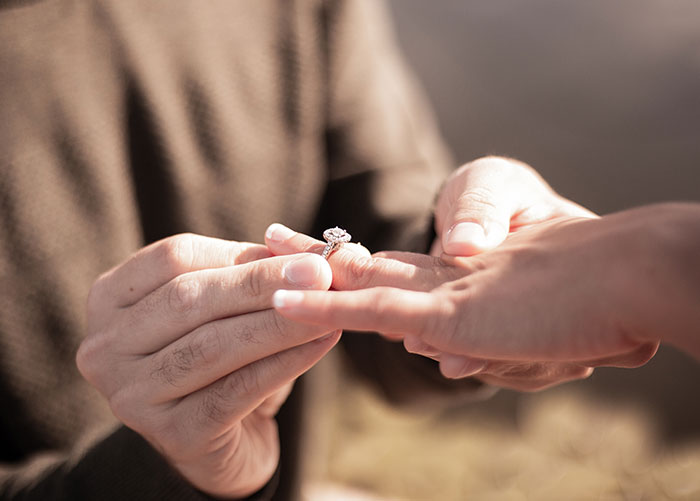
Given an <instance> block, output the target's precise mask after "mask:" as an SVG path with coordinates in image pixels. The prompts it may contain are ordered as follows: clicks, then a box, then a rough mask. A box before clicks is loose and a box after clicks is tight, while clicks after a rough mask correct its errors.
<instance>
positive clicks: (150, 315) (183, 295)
mask: <svg viewBox="0 0 700 501" xmlns="http://www.w3.org/2000/svg"><path fill="white" fill-rule="evenodd" d="M331 277H332V272H331V270H330V267H329V266H328V263H327V262H326V261H325V259H323V258H321V257H320V256H317V255H314V254H302V255H294V256H279V257H271V258H267V259H264V260H258V261H254V262H251V263H247V264H242V265H238V266H231V267H227V268H219V269H215V270H211V269H207V270H202V271H196V272H191V273H185V274H184V275H180V276H178V277H176V278H174V279H173V280H171V281H170V282H168V283H167V284H165V285H163V286H162V287H160V288H159V289H157V290H155V291H153V292H152V293H150V294H149V295H147V296H146V297H145V298H143V299H142V300H140V301H139V302H137V303H136V304H134V305H133V306H130V307H128V308H126V309H125V310H124V314H123V316H122V318H121V319H120V322H119V323H118V324H117V325H116V326H115V332H117V333H118V334H119V335H120V336H121V337H122V338H123V339H122V340H121V342H120V345H121V346H124V347H127V348H128V349H129V350H130V352H129V353H130V354H148V353H152V352H155V351H157V350H159V349H161V348H162V347H163V346H166V345H168V344H170V343H171V342H173V341H174V340H175V339H177V338H179V337H180V336H182V335H184V334H186V333H188V332H190V331H191V330H193V329H195V328H197V327H199V326H200V325H203V324H205V323H208V322H211V321H213V320H217V319H221V318H225V317H229V316H235V315H241V314H244V313H252V312H255V311H261V310H265V309H268V308H270V307H271V305H272V300H271V297H272V294H273V292H274V291H275V290H277V289H279V288H287V287H288V288H290V289H300V288H316V289H327V288H328V287H329V286H330V284H331V280H332V278H331Z"/></svg>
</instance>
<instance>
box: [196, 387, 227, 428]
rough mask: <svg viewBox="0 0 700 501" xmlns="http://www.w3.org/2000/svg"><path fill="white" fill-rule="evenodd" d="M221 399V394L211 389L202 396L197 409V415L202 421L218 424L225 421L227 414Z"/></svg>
mask: <svg viewBox="0 0 700 501" xmlns="http://www.w3.org/2000/svg"><path fill="white" fill-rule="evenodd" d="M223 398H224V395H223V393H222V392H221V391H219V390H218V389H216V388H212V389H211V390H209V391H207V392H206V393H205V394H204V397H203V398H202V401H201V404H200V408H199V414H200V415H201V416H202V418H203V419H204V421H213V422H215V423H220V424H223V423H224V422H225V421H226V416H227V412H226V411H225V407H224V405H223Z"/></svg>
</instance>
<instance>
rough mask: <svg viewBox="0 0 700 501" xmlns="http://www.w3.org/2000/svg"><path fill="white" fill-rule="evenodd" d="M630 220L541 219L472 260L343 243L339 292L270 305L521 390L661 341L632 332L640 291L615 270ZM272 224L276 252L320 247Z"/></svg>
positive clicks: (641, 359)
mask: <svg viewBox="0 0 700 501" xmlns="http://www.w3.org/2000/svg"><path fill="white" fill-rule="evenodd" d="M624 219H627V221H625V220H624ZM634 220H635V216H633V215H632V216H630V215H625V216H624V217H623V216H620V217H617V218H615V217H612V218H607V219H588V218H574V219H560V220H558V221H552V222H548V223H541V224H539V225H536V226H533V227H531V228H528V229H523V230H522V231H518V232H516V233H513V234H511V235H510V237H509V238H508V239H507V240H506V241H505V243H503V244H502V245H501V246H500V247H498V248H496V249H494V250H491V251H488V252H484V253H482V254H479V255H478V256H475V257H471V258H463V257H447V256H446V257H443V259H439V258H434V257H430V256H425V255H421V254H412V253H401V252H384V253H379V254H376V255H375V257H366V256H365V255H362V254H359V253H355V252H352V251H350V250H349V249H346V248H341V249H340V250H338V251H337V252H336V253H334V254H333V255H332V256H331V258H330V261H331V266H332V268H333V274H334V278H333V287H334V288H335V289H340V291H337V292H336V291H330V292H319V291H308V292H295V291H279V292H278V293H277V294H276V295H275V306H276V308H277V309H278V311H280V312H281V313H282V314H283V315H285V316H286V317H288V318H290V319H294V320H298V321H304V322H310V323H313V324H316V325H324V326H327V328H331V327H333V328H347V329H354V330H366V331H377V332H380V333H382V334H384V335H386V336H388V337H391V338H394V339H396V338H398V339H403V341H404V345H405V347H406V349H407V350H408V351H411V352H416V353H420V354H423V355H425V356H429V357H432V358H435V359H437V360H439V362H440V368H441V370H442V372H443V374H444V375H445V376H447V377H453V378H456V377H465V376H476V377H478V378H479V379H482V380H483V381H485V382H488V383H492V384H495V385H499V386H504V387H509V388H514V389H519V390H536V389H541V388H544V387H547V386H551V385H553V384H557V383H561V382H564V381H568V380H571V379H578V378H583V377H586V376H588V375H589V374H590V373H591V368H592V367H597V366H602V365H613V366H618V367H636V366H639V365H642V364H644V363H646V362H647V361H648V360H649V359H650V358H651V357H652V356H653V355H654V353H655V351H656V348H657V346H658V343H657V342H656V341H653V340H650V339H646V338H644V336H643V335H640V336H637V334H640V331H639V330H638V329H637V328H638V325H637V324H636V322H637V321H638V319H636V318H634V309H633V308H632V307H630V306H629V305H630V304H634V300H635V299H638V298H632V297H630V295H631V292H633V291H634V289H630V283H629V282H626V280H625V279H624V277H622V276H620V275H618V274H616V270H618V269H621V268H620V266H621V265H622V263H625V262H628V261H629V260H630V252H629V251H630V249H627V248H625V246H624V245H622V242H626V240H625V238H624V237H621V231H622V230H623V229H624V228H629V227H631V226H633V225H632V222H633V221H634ZM275 228H277V229H276V231H274V232H268V234H276V235H278V237H277V238H267V239H266V241H267V244H268V247H269V248H270V250H271V251H272V252H274V253H276V254H284V253H288V252H294V251H296V252H299V251H305V250H311V251H313V250H317V249H319V248H322V245H323V244H321V243H320V242H318V241H315V240H313V239H311V238H309V237H306V236H304V235H301V234H298V233H293V232H292V233H289V232H288V229H285V231H281V230H280V229H279V227H277V226H276V227H275ZM343 247H347V246H343ZM613 298H616V299H615V300H613ZM619 298H626V299H627V300H626V301H620V300H619Z"/></svg>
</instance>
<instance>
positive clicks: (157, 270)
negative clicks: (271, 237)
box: [92, 233, 271, 307]
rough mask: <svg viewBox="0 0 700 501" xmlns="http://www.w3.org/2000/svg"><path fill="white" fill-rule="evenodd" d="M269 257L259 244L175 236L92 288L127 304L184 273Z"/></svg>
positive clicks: (138, 254)
mask: <svg viewBox="0 0 700 501" xmlns="http://www.w3.org/2000/svg"><path fill="white" fill-rule="evenodd" d="M270 256H271V253H270V251H269V250H268V249H267V248H266V247H265V246H264V245H260V244H252V243H247V242H234V241H230V240H221V239H218V238H210V237H204V236H201V235H195V234H190V233H185V234H180V235H174V236H172V237H168V238H165V239H163V240H159V241H157V242H155V243H152V244H150V245H148V246H146V247H144V248H142V249H141V250H139V251H138V252H136V253H135V254H133V255H132V256H131V257H130V258H129V259H127V260H126V261H125V262H124V263H122V264H120V265H118V266H116V267H114V268H112V269H111V270H109V271H108V272H106V273H104V274H103V275H102V276H101V277H100V278H99V279H98V281H97V282H96V284H95V286H94V287H93V292H92V295H93V296H94V295H99V296H100V297H103V298H104V297H107V298H109V300H110V302H113V303H116V304H115V306H117V307H126V306H130V305H132V304H135V303H136V302H138V301H139V300H140V299H142V298H143V297H145V296H146V295H148V294H149V293H151V292H153V291H155V290H156V289H158V288H159V287H160V286H162V285H164V284H166V283H168V282H169V281H170V280H172V279H173V278H175V277H177V276H179V275H182V274H184V273H189V272H193V271H200V270H205V269H210V268H223V267H226V266H233V265H236V264H244V263H248V262H251V261H257V260H258V259H262V258H266V257H270ZM93 299H94V297H93Z"/></svg>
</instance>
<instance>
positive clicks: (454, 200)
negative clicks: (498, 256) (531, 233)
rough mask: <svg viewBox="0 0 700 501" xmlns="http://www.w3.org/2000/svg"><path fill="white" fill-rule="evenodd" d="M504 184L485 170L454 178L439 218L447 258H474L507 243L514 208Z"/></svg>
mask: <svg viewBox="0 0 700 501" xmlns="http://www.w3.org/2000/svg"><path fill="white" fill-rule="evenodd" d="M502 181H503V179H501V177H500V176H497V175H493V173H490V172H489V171H488V170H484V169H475V170H467V169H465V170H462V169H460V170H458V171H456V172H455V175H454V176H453V177H451V178H450V180H449V181H448V182H447V184H446V185H445V187H444V189H443V192H442V193H441V195H440V198H439V200H438V205H437V209H436V214H435V221H436V224H437V228H436V230H437V233H438V235H440V237H441V243H442V248H443V250H444V252H445V253H446V254H450V255H453V256H471V255H474V254H478V253H480V252H483V251H485V250H488V249H493V248H494V247H497V246H498V245H500V244H501V243H502V242H503V241H504V240H505V238H506V237H507V236H508V231H509V229H510V219H511V217H512V215H513V211H514V204H513V201H512V200H510V198H511V197H509V196H508V190H507V189H506V186H503V182H502Z"/></svg>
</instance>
